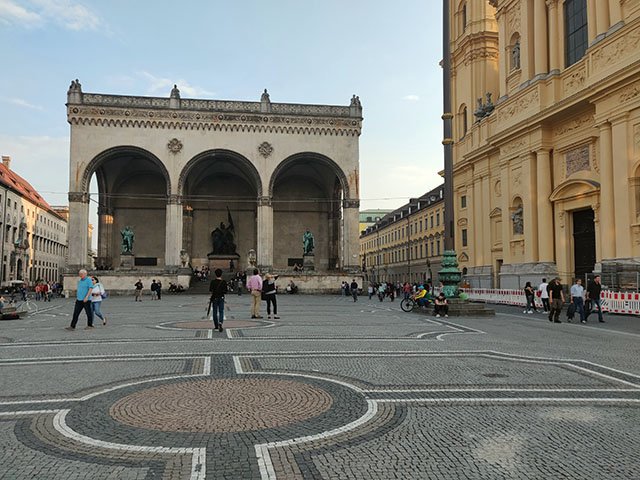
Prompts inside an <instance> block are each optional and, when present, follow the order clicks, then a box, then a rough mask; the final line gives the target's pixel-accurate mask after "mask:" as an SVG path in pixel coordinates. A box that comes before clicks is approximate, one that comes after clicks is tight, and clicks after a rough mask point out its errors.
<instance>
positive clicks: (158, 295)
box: [156, 280, 162, 300]
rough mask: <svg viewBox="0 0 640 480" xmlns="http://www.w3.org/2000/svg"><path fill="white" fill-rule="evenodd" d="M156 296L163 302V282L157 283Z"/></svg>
mask: <svg viewBox="0 0 640 480" xmlns="http://www.w3.org/2000/svg"><path fill="white" fill-rule="evenodd" d="M156 296H157V297H158V300H162V282H161V281H160V280H158V281H157V282H156Z"/></svg>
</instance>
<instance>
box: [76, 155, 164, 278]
mask: <svg viewBox="0 0 640 480" xmlns="http://www.w3.org/2000/svg"><path fill="white" fill-rule="evenodd" d="M90 185H94V186H95V187H93V188H95V189H97V195H93V194H92V195H91V196H90V201H91V205H90V209H93V207H94V206H95V207H97V220H98V221H97V232H96V229H95V228H94V230H93V236H94V237H97V242H94V244H97V256H96V259H95V267H96V268H97V269H99V270H111V269H114V270H117V269H119V268H121V267H126V268H130V267H131V264H133V266H136V265H137V266H143V267H164V257H165V236H166V235H165V231H166V228H165V223H166V208H167V192H168V191H169V190H170V183H169V175H168V172H167V171H166V168H165V167H164V165H163V164H162V162H161V161H160V160H159V159H158V158H157V157H156V156H155V155H153V154H152V153H150V152H148V151H146V150H143V149H141V148H137V147H127V146H123V147H116V148H112V149H109V150H107V151H105V152H103V153H101V154H100V155H98V156H97V157H96V158H94V159H93V160H92V161H91V162H90V163H89V166H88V167H87V169H86V170H85V174H84V177H83V188H84V189H85V190H84V191H89V190H90ZM93 188H91V190H93ZM96 197H97V198H96ZM126 227H129V229H130V230H131V231H133V244H132V250H131V255H127V258H128V259H129V260H128V261H127V264H126V265H122V263H121V261H122V258H123V257H122V256H121V254H122V253H123V251H122V240H123V236H122V235H121V232H122V231H123V230H125V228H126ZM89 248H90V249H91V248H92V245H91V244H89ZM129 261H130V262H131V263H129Z"/></svg>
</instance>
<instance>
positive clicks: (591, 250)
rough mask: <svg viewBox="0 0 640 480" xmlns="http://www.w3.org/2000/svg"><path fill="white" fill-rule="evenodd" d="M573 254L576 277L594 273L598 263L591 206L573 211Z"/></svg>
mask: <svg viewBox="0 0 640 480" xmlns="http://www.w3.org/2000/svg"><path fill="white" fill-rule="evenodd" d="M573 256H574V273H575V277H576V278H582V279H583V282H584V278H585V274H587V273H592V272H593V269H594V267H595V264H596V228H595V223H594V213H593V210H592V209H591V208H589V209H586V210H578V211H575V212H573Z"/></svg>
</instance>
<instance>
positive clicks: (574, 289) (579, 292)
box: [571, 278, 587, 323]
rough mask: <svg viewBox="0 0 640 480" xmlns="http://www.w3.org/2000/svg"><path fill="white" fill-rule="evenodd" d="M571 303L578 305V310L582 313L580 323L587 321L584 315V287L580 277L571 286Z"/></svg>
mask: <svg viewBox="0 0 640 480" xmlns="http://www.w3.org/2000/svg"><path fill="white" fill-rule="evenodd" d="M571 303H573V304H574V305H575V306H576V312H577V313H579V314H580V323H587V319H586V317H585V315H584V287H583V286H582V280H581V279H580V278H576V283H574V284H573V285H572V286H571Z"/></svg>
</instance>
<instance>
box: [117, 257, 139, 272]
mask: <svg viewBox="0 0 640 480" xmlns="http://www.w3.org/2000/svg"><path fill="white" fill-rule="evenodd" d="M135 266H136V257H134V256H133V255H132V254H131V253H129V254H122V255H120V268H119V270H133V269H134V268H135Z"/></svg>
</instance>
